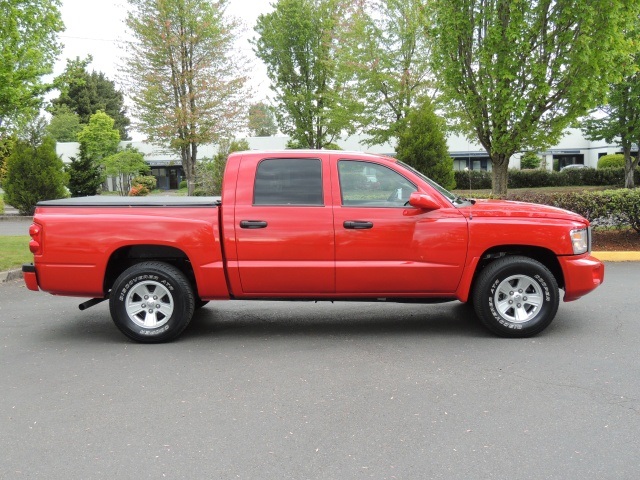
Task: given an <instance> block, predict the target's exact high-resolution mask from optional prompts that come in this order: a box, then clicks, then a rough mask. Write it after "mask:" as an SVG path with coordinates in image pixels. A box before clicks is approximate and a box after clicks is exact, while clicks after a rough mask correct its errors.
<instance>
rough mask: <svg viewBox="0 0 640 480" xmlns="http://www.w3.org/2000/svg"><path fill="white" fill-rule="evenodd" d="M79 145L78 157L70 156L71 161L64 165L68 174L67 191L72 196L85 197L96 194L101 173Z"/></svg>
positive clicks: (101, 177)
mask: <svg viewBox="0 0 640 480" xmlns="http://www.w3.org/2000/svg"><path fill="white" fill-rule="evenodd" d="M83 150H84V148H83V147H82V145H81V146H80V158H78V159H76V158H75V157H72V158H71V163H69V164H67V165H65V171H66V172H67V175H69V185H68V186H69V192H71V196H72V197H87V196H91V195H96V194H97V193H98V190H99V189H100V186H101V185H102V182H103V181H104V179H103V174H102V172H101V171H100V168H99V166H98V165H97V164H96V163H95V162H93V161H92V160H91V159H90V158H89V157H87V156H86V154H85V153H84V151H83Z"/></svg>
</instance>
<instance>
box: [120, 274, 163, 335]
mask: <svg viewBox="0 0 640 480" xmlns="http://www.w3.org/2000/svg"><path fill="white" fill-rule="evenodd" d="M125 306H126V307H125V308H126V310H127V315H128V316H129V318H130V319H131V321H132V322H133V323H135V324H136V325H138V326H139V327H142V328H158V327H161V326H162V325H164V324H165V323H167V322H168V321H169V319H170V318H171V314H172V313H173V307H174V302H173V296H172V295H171V292H170V291H169V290H168V289H167V288H166V287H165V286H164V285H162V284H161V283H158V282H154V281H153V280H147V281H144V282H140V283H138V284H137V285H135V286H134V287H132V288H131V290H129V292H128V293H127V298H126V300H125Z"/></svg>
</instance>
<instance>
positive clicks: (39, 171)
mask: <svg viewBox="0 0 640 480" xmlns="http://www.w3.org/2000/svg"><path fill="white" fill-rule="evenodd" d="M6 162H7V165H6V167H7V175H6V178H5V180H4V182H3V184H2V187H3V189H4V190H5V201H6V202H7V203H8V204H9V205H13V206H14V207H15V208H17V209H18V211H19V212H20V214H22V215H33V212H34V210H35V208H36V204H37V203H38V202H39V201H41V200H52V199H56V198H64V197H66V196H68V194H67V191H66V189H65V184H66V182H67V176H66V174H65V173H64V167H63V164H62V160H60V158H59V157H58V156H57V155H56V144H55V141H54V140H53V139H51V138H45V139H44V141H43V142H42V144H41V145H38V146H33V145H32V144H30V143H29V142H25V141H23V140H20V141H18V142H16V144H15V145H14V148H13V151H12V153H11V155H10V156H9V158H7V160H6Z"/></svg>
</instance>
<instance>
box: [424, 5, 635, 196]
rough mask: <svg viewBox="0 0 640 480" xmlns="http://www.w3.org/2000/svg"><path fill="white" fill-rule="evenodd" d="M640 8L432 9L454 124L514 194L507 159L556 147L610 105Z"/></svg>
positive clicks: (499, 187)
mask: <svg viewBox="0 0 640 480" xmlns="http://www.w3.org/2000/svg"><path fill="white" fill-rule="evenodd" d="M639 3H640V2H638V0H619V1H611V0H592V1H589V2H584V1H583V0H557V1H553V2H542V1H539V0H532V1H528V2H525V1H518V2H507V1H502V0H487V1H483V2H469V1H468V0H448V1H446V2H445V1H442V2H434V3H433V7H434V8H433V18H432V21H433V25H434V28H433V30H432V33H433V34H434V56H433V60H434V62H433V63H434V71H437V72H438V79H439V80H440V87H441V89H442V91H443V93H444V96H443V101H444V103H443V104H444V105H446V106H447V108H448V109H449V117H450V118H452V119H453V120H454V121H455V122H456V124H457V127H458V128H459V129H460V130H461V131H463V132H464V133H465V134H467V135H468V136H469V137H474V136H475V137H477V139H478V141H479V143H480V144H481V145H483V146H484V148H485V149H486V150H487V152H488V153H489V156H490V157H491V160H492V164H493V193H494V194H495V195H496V196H503V195H504V194H505V193H506V191H507V177H508V168H509V159H510V157H511V156H512V155H513V154H514V153H515V152H517V151H520V150H523V149H536V150H539V149H542V148H545V147H547V146H548V145H550V144H553V143H555V142H557V140H558V138H559V137H560V136H561V135H562V133H563V130H564V129H565V128H566V127H567V126H568V125H569V124H570V123H571V122H572V121H574V120H575V119H576V118H578V117H580V116H583V115H585V114H586V113H587V112H588V111H589V110H590V109H591V108H593V107H595V106H597V105H599V104H601V103H602V101H603V99H604V98H605V96H606V93H607V89H608V85H609V83H610V82H611V81H613V80H615V77H616V76H619V74H620V67H621V65H623V64H624V63H625V55H627V54H628V53H629V51H630V50H631V48H632V42H631V41H630V39H627V38H625V32H626V31H628V30H629V28H630V27H631V25H633V24H634V23H635V22H637V11H638V6H639Z"/></svg>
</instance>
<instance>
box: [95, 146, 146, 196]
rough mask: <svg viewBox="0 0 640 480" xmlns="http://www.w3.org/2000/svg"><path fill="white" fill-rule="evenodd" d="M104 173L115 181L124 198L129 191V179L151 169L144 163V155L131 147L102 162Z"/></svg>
mask: <svg viewBox="0 0 640 480" xmlns="http://www.w3.org/2000/svg"><path fill="white" fill-rule="evenodd" d="M102 164H103V165H104V171H105V173H106V174H107V175H108V176H112V177H115V178H116V179H117V185H118V191H119V193H120V195H122V196H126V195H127V194H128V193H129V191H130V190H131V179H132V178H133V177H135V176H138V175H140V174H144V173H147V172H149V171H150V170H151V169H150V167H149V165H147V163H146V162H145V161H144V155H143V154H142V153H140V152H139V151H138V150H136V149H135V148H133V147H131V145H127V148H125V149H124V150H121V151H120V152H118V153H116V154H114V155H110V156H108V157H106V158H105V159H103V160H102Z"/></svg>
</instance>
